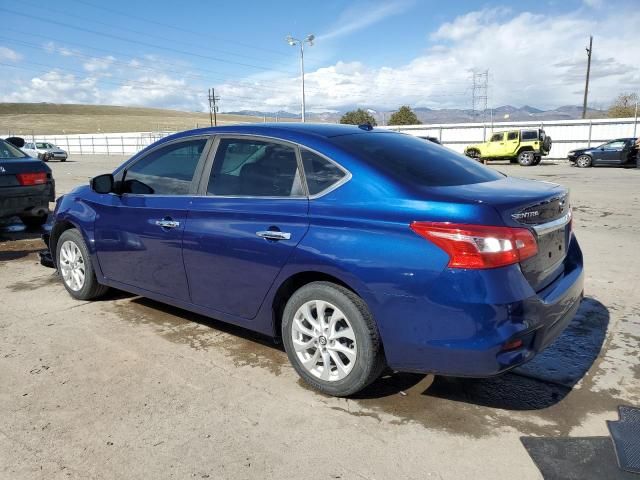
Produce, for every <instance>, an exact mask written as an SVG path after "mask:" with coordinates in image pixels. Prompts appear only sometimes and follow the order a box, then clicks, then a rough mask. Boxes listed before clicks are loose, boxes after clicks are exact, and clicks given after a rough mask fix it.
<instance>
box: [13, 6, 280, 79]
mask: <svg viewBox="0 0 640 480" xmlns="http://www.w3.org/2000/svg"><path fill="white" fill-rule="evenodd" d="M21 3H22V4H25V5H31V6H32V7H35V8H41V7H40V6H39V5H35V4H33V3H30V2H27V1H25V0H22V2H21ZM44 8H45V9H46V10H48V11H51V12H54V13H58V14H61V15H64V16H65V17H70V18H76V19H78V20H81V21H83V22H85V23H86V22H90V23H94V24H98V25H102V26H105V27H108V28H110V29H117V30H119V31H128V32H131V33H134V34H136V35H143V36H146V37H151V38H155V39H159V40H163V41H164V40H166V39H167V38H166V36H161V35H154V34H153V33H149V32H143V31H140V30H136V29H132V28H128V27H125V26H123V25H113V24H110V23H106V22H102V21H100V20H96V19H94V18H87V17H83V16H80V15H75V14H73V13H69V12H65V11H61V10H57V9H54V8H51V7H50V6H48V5H47V6H45V7H44ZM171 42H172V43H179V44H182V45H186V46H189V47H195V48H203V45H202V44H200V45H197V44H194V43H190V42H185V41H183V40H175V39H173V40H172V41H171ZM206 50H207V51H212V52H219V53H222V54H223V55H230V56H235V57H240V58H246V59H249V60H258V61H262V60H263V59H264V58H263V57H260V58H258V57H254V56H251V55H244V54H241V53H232V52H228V51H226V50H220V49H216V48H211V47H209V46H207V47H206ZM273 63H277V64H279V65H284V66H286V67H288V66H290V65H289V63H285V62H282V61H275V62H273Z"/></svg>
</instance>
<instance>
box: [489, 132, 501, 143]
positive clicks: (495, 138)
mask: <svg viewBox="0 0 640 480" xmlns="http://www.w3.org/2000/svg"><path fill="white" fill-rule="evenodd" d="M503 138H504V133H495V134H493V135H492V136H491V140H490V141H491V142H501V141H502V139H503Z"/></svg>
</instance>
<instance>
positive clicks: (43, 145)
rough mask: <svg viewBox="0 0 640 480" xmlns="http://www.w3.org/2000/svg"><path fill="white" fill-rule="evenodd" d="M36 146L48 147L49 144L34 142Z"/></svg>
mask: <svg viewBox="0 0 640 480" xmlns="http://www.w3.org/2000/svg"><path fill="white" fill-rule="evenodd" d="M36 148H49V145H48V144H46V143H36Z"/></svg>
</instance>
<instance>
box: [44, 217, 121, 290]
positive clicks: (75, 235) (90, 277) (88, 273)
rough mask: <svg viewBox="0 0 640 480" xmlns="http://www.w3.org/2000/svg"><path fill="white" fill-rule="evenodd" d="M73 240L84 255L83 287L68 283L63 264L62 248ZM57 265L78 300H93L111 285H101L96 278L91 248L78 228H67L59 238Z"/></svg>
mask: <svg viewBox="0 0 640 480" xmlns="http://www.w3.org/2000/svg"><path fill="white" fill-rule="evenodd" d="M67 242H71V243H72V244H74V245H76V246H77V248H78V250H79V251H80V254H81V256H82V264H83V266H84V281H83V283H82V286H81V288H79V289H74V288H72V287H71V286H70V285H69V284H68V283H67V280H66V279H65V277H64V273H63V268H64V266H63V265H62V264H63V262H64V260H63V259H62V258H61V254H60V252H61V250H62V247H63V245H65V243H67ZM56 267H57V269H58V272H60V275H61V276H62V283H63V284H64V288H66V289H67V292H69V294H70V295H71V296H72V297H73V298H75V299H78V300H93V299H95V298H98V297H100V296H102V295H104V294H105V293H106V292H107V290H109V287H107V286H105V285H100V284H99V283H98V280H97V279H96V274H95V271H94V269H93V265H92V264H91V256H90V255H89V250H88V249H87V246H86V244H85V243H84V239H83V238H82V235H81V234H80V232H79V231H78V230H76V229H75V228H72V229H70V230H65V231H64V232H63V233H62V235H60V238H58V243H57V244H56Z"/></svg>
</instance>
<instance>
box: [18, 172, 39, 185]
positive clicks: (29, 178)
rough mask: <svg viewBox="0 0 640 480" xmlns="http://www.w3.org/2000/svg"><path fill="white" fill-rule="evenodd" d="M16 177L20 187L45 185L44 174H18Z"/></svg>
mask: <svg viewBox="0 0 640 480" xmlns="http://www.w3.org/2000/svg"><path fill="white" fill-rule="evenodd" d="M16 177H17V178H18V182H20V185H42V184H43V183H47V173H46V172H34V173H18V174H16Z"/></svg>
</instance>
